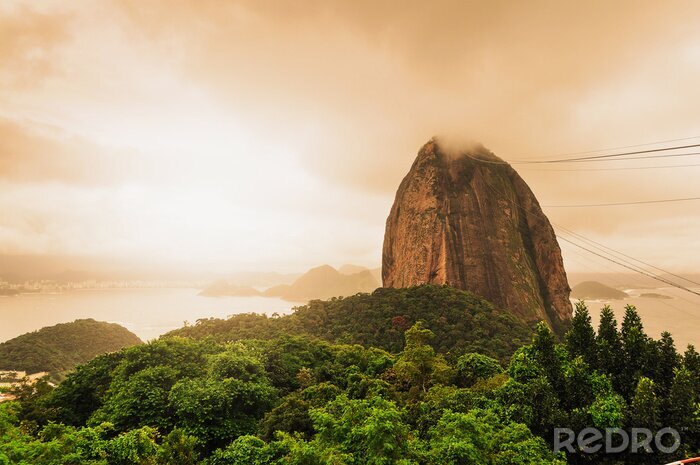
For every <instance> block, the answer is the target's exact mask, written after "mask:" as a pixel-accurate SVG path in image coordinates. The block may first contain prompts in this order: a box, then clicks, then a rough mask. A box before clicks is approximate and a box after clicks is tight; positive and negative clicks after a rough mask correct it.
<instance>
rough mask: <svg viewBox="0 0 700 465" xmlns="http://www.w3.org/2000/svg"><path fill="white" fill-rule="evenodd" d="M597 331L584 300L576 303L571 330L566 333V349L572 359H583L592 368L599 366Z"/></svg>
mask: <svg viewBox="0 0 700 465" xmlns="http://www.w3.org/2000/svg"><path fill="white" fill-rule="evenodd" d="M595 342H596V341H595V330H594V329H593V325H592V324H591V315H590V313H588V307H587V306H586V303H585V302H584V301H582V300H579V301H578V302H576V310H575V312H574V317H573V319H572V321H571V329H570V330H569V331H568V332H567V333H566V348H567V349H568V351H569V354H571V356H572V358H575V357H579V356H580V357H582V358H583V360H584V361H585V362H586V363H587V364H589V365H590V366H596V365H597V356H596V344H595Z"/></svg>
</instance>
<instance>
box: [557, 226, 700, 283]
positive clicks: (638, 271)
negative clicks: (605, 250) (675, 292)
mask: <svg viewBox="0 0 700 465" xmlns="http://www.w3.org/2000/svg"><path fill="white" fill-rule="evenodd" d="M557 238H559V239H561V240H563V241H565V242H568V243H569V244H571V245H573V246H575V247H578V248H580V249H583V250H585V251H586V252H588V253H590V254H593V255H596V256H598V257H600V258H603V259H605V260H607V261H609V262H612V263H615V264H617V265H620V266H622V267H624V268H627V269H628V270H632V271H634V272H636V273H640V274H643V275H644V276H647V277H649V278H651V279H655V280H657V281H660V282H662V283H665V284H668V285H669V286H673V287H676V288H678V289H682V290H684V291H687V292H690V293H691V294H695V295H697V296H700V292H696V291H694V290H692V289H688V288H687V287H685V286H682V285H680V284H678V283H674V282H673V281H668V280H666V279H664V278H662V277H660V276H656V275H654V274H652V273H647V272H646V271H644V270H641V269H638V268H636V267H634V266H631V265H628V264H626V263H621V262H619V261H617V260H615V259H612V258H610V257H606V256H605V255H602V254H599V253H597V252H595V251H593V250H590V249H588V248H586V247H584V246H582V245H581V244H577V243H575V242H574V241H571V240H569V239H567V238H565V237H562V236H561V235H559V234H557Z"/></svg>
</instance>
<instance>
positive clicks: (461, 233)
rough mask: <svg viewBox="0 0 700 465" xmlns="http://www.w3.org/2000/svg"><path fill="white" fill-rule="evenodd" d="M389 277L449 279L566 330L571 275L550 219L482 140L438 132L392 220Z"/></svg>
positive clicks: (398, 283)
mask: <svg viewBox="0 0 700 465" xmlns="http://www.w3.org/2000/svg"><path fill="white" fill-rule="evenodd" d="M382 277H383V282H384V286H385V287H410V286H414V285H419V284H447V285H449V286H453V287H456V288H458V289H464V290H469V291H472V292H474V293H475V294H478V295H480V296H483V297H485V298H486V299H488V300H489V301H491V302H493V303H494V304H495V305H497V306H499V307H501V308H505V309H508V310H509V311H511V312H514V313H516V314H517V315H519V316H520V317H522V318H524V319H525V320H528V321H539V320H544V321H547V322H548V323H549V324H550V325H551V326H552V327H553V328H554V329H556V330H557V331H559V332H561V331H563V329H564V328H565V327H566V326H567V324H568V323H569V321H570V319H571V314H572V307H571V302H570V301H569V291H570V289H569V285H568V282H567V278H566V272H565V271H564V264H563V260H562V256H561V250H560V248H559V244H558V243H557V239H556V237H555V234H554V230H553V228H552V226H551V224H550V223H549V220H548V219H547V217H546V216H545V214H544V213H543V212H542V209H541V208H540V205H539V203H538V201H537V199H536V198H535V196H534V194H533V193H532V191H531V190H530V188H529V187H528V186H527V184H526V183H525V181H523V180H522V178H521V177H520V176H519V175H518V174H517V173H516V172H515V170H514V169H513V168H511V167H510V165H508V164H507V163H505V162H504V161H503V160H501V159H500V158H498V157H496V156H495V155H494V154H493V153H491V152H490V151H488V150H487V149H485V148H484V147H482V146H479V145H474V144H471V145H470V147H467V148H466V149H458V148H455V147H452V146H448V147H447V148H445V147H443V146H442V142H441V141H440V140H438V139H436V138H433V139H431V140H430V141H429V142H428V143H426V144H425V145H424V146H423V147H422V148H421V149H420V151H419V152H418V157H417V158H416V160H415V161H414V163H413V166H412V167H411V169H410V171H409V173H408V174H407V175H406V177H405V178H404V179H403V181H402V182H401V185H400V186H399V188H398V191H397V193H396V200H395V201H394V205H393V206H392V208H391V212H390V213H389V217H388V219H387V222H386V233H385V236H384V252H383V260H382Z"/></svg>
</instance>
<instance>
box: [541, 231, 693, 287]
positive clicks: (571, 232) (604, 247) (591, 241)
mask: <svg viewBox="0 0 700 465" xmlns="http://www.w3.org/2000/svg"><path fill="white" fill-rule="evenodd" d="M552 224H554V223H552ZM554 226H555V227H556V228H557V229H561V230H563V231H565V232H566V233H568V234H570V235H572V236H574V237H576V238H578V239H579V240H582V241H584V242H587V243H589V244H592V245H593V246H594V247H597V248H598V249H604V250H607V251H609V252H612V253H614V254H617V255H621V256H623V257H625V258H628V259H630V260H634V261H635V262H637V263H641V264H642V265H645V266H648V267H650V268H654V269H655V270H657V271H660V272H662V273H666V274H668V275H671V276H674V277H676V278H680V279H682V280H684V281H687V282H689V283H692V284H696V285H698V286H700V283H699V282H697V281H693V280H691V279H688V278H686V277H684V276H681V275H678V274H675V273H672V272H670V271H668V270H664V269H663V268H659V267H658V266H655V265H652V264H651V263H647V262H645V261H642V260H639V259H637V258H634V257H632V256H630V255H627V254H625V253H623V252H620V251H619V250H615V249H613V248H612V247H608V246H606V245H604V244H601V243H600V242H596V241H594V240H593V239H590V238H588V237H586V236H584V235H582V234H579V233H577V232H574V231H572V230H570V229H567V228H565V227H564V226H560V225H556V224H555V225H554Z"/></svg>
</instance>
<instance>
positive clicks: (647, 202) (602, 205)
mask: <svg viewBox="0 0 700 465" xmlns="http://www.w3.org/2000/svg"><path fill="white" fill-rule="evenodd" d="M692 200H700V197H687V198H682V199H662V200H641V201H638V202H616V203H589V204H577V205H542V208H583V207H617V206H622V205H645V204H652V203H669V202H688V201H692Z"/></svg>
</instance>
